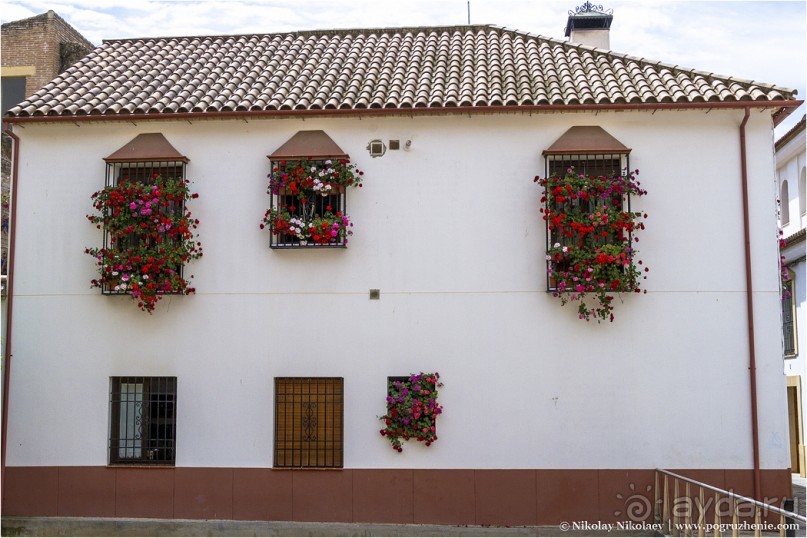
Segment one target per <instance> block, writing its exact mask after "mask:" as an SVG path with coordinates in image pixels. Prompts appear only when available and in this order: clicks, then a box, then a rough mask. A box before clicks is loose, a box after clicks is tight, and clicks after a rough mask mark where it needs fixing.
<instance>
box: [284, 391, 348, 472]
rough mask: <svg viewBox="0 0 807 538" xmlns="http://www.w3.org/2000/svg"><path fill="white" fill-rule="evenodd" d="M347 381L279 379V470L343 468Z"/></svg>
mask: <svg viewBox="0 0 807 538" xmlns="http://www.w3.org/2000/svg"><path fill="white" fill-rule="evenodd" d="M343 386H344V380H343V378H341V377H278V378H275V451H274V452H275V453H274V466H275V467H291V468H305V467H315V468H316V467H322V468H341V467H342V466H343V465H344V463H343V457H344V456H343V453H344V451H343V446H344V440H343V433H344V419H343V413H344V395H343Z"/></svg>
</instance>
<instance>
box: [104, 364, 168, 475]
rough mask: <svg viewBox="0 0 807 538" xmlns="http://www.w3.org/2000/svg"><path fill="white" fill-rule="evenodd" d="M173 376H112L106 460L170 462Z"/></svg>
mask: <svg viewBox="0 0 807 538" xmlns="http://www.w3.org/2000/svg"><path fill="white" fill-rule="evenodd" d="M176 399H177V378H176V377H113V378H112V379H111V383H110V395H109V403H110V415H111V416H110V418H111V421H110V423H111V424H110V432H109V463H110V464H114V463H125V464H138V465H174V462H175V461H176V450H175V447H176Z"/></svg>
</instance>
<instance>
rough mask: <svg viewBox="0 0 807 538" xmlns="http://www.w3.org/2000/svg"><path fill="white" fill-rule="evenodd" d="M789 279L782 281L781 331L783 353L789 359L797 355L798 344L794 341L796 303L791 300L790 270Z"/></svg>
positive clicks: (791, 283)
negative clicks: (783, 346)
mask: <svg viewBox="0 0 807 538" xmlns="http://www.w3.org/2000/svg"><path fill="white" fill-rule="evenodd" d="M788 276H789V277H790V279H789V280H787V281H786V282H783V283H782V287H783V288H784V291H785V293H784V296H783V297H782V333H783V337H784V345H785V348H784V352H785V353H784V354H785V358H788V359H791V358H793V357H795V356H797V355H798V346H797V342H796V304H795V302H794V301H793V292H794V290H795V286H793V278H794V277H795V275H794V273H793V272H792V271H788Z"/></svg>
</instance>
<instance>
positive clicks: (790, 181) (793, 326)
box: [775, 117, 807, 476]
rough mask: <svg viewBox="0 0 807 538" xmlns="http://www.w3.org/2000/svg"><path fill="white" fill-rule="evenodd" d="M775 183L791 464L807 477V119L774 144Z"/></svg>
mask: <svg viewBox="0 0 807 538" xmlns="http://www.w3.org/2000/svg"><path fill="white" fill-rule="evenodd" d="M775 147H776V180H777V185H778V188H779V193H778V196H779V226H780V227H781V229H782V237H783V239H784V248H783V249H782V256H784V263H785V266H786V268H787V273H788V276H789V280H787V281H786V282H785V283H784V286H785V288H786V290H785V294H784V295H785V296H784V298H783V300H782V335H783V338H784V355H785V375H787V405H788V419H789V421H790V459H791V463H790V465H791V468H792V469H793V472H794V473H799V474H801V476H805V475H807V469H805V462H804V413H805V412H807V405H805V401H804V397H803V392H802V391H803V390H804V387H805V384H804V380H805V372H807V362H805V360H804V354H803V353H801V350H800V349H799V344H800V343H801V344H802V345H803V344H804V342H803V341H802V342H800V341H799V340H800V339H803V338H804V336H805V334H807V332H805V325H804V323H805V321H804V320H805V318H807V311H805V304H804V303H805V295H806V294H807V292H805V287H804V284H805V276H807V275H805V270H804V265H805V261H804V258H805V242H804V235H805V231H804V230H805V221H807V215H805V212H806V211H805V201H806V199H807V192H805V186H804V180H805V169H806V168H805V166H807V165H805V152H807V150H806V149H805V147H807V139H805V118H804V117H802V118H801V121H800V122H799V123H797V124H796V125H795V126H794V127H793V128H792V129H791V130H790V131H788V132H787V133H785V135H784V136H782V137H781V138H780V139H779V140H777V141H776V146H775Z"/></svg>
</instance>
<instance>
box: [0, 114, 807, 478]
mask: <svg viewBox="0 0 807 538" xmlns="http://www.w3.org/2000/svg"><path fill="white" fill-rule="evenodd" d="M742 117H743V112H742V111H731V110H712V111H709V113H706V112H705V111H703V112H702V111H697V110H695V111H656V112H655V113H651V112H635V111H634V112H605V113H599V114H594V113H562V114H561V113H557V114H532V115H530V114H521V113H518V114H498V115H493V114H491V115H472V116H468V115H465V116H460V115H450V116H432V117H428V116H415V117H406V116H398V117H363V118H357V117H344V118H314V119H312V118H308V119H305V120H302V119H291V118H290V119H250V120H249V121H242V120H232V121H195V120H194V121H190V122H188V121H172V122H142V123H138V124H136V125H135V124H133V123H125V122H114V123H112V122H99V123H92V122H84V123H81V125H80V126H79V125H74V124H72V123H60V124H34V123H29V124H26V125H25V126H24V128H20V127H15V128H14V132H15V133H16V134H17V135H18V136H19V138H20V147H19V149H20V161H19V179H18V194H17V196H18V198H17V200H18V216H17V226H18V229H17V231H16V234H17V235H16V238H17V250H16V267H15V273H14V274H15V298H14V301H15V302H14V328H13V341H12V342H13V344H12V345H13V365H12V370H11V389H10V418H9V424H8V456H7V458H8V459H7V465H9V466H53V465H61V466H99V465H100V466H103V465H105V464H106V462H107V444H108V436H109V431H108V429H109V420H108V417H109V394H108V392H109V383H110V381H109V380H110V377H112V376H130V375H132V376H133V375H143V376H176V377H177V380H178V396H177V456H176V465H177V467H182V466H195V467H271V465H272V435H273V423H272V421H273V393H272V391H273V379H274V378H275V377H278V376H338V377H343V378H344V389H345V414H344V417H345V418H344V427H345V430H344V436H345V444H344V449H345V467H346V468H415V469H423V468H443V469H462V468H474V469H479V468H497V469H511V468H512V469H519V468H547V469H564V468H576V469H589V468H591V469H619V468H655V467H661V468H670V469H685V468H689V469H698V468H721V469H724V468H736V469H748V468H751V466H752V442H751V438H752V436H751V410H750V397H749V374H748V355H749V354H748V340H747V336H746V335H747V318H746V306H745V305H746V294H745V274H744V267H745V265H744V250H743V249H744V243H743V235H742V226H743V225H742V217H743V209H742V192H741V172H740V142H739V126H740V123H741V121H742ZM574 125H599V126H601V127H602V128H604V129H605V130H606V131H607V132H608V133H610V134H611V135H613V136H614V137H616V138H617V139H618V140H619V141H621V142H622V143H623V144H625V145H626V146H628V147H630V148H631V149H632V152H631V154H630V164H631V168H633V169H637V168H638V169H639V170H640V175H639V180H640V181H641V182H642V187H643V188H646V189H647V190H648V192H649V194H648V195H647V196H645V197H642V198H641V199H639V200H636V201H635V202H634V207H637V208H638V209H640V210H643V211H646V212H647V213H648V219H647V229H646V231H644V232H643V233H641V235H640V238H641V241H640V243H639V244H638V248H639V250H640V255H639V257H640V258H641V259H642V260H643V261H644V263H645V264H646V265H647V266H648V267H649V268H650V272H649V273H648V279H647V280H646V281H645V284H644V287H646V289H647V294H644V295H641V296H637V295H632V296H625V297H623V301H622V302H621V303H619V302H617V305H616V311H615V315H616V321H615V322H614V323H603V324H599V325H598V324H596V323H586V322H584V321H581V320H579V319H578V318H577V315H576V308H575V307H574V306H573V305H569V306H566V307H561V306H560V303H559V301H557V300H556V299H554V298H553V297H552V296H551V294H548V293H547V292H546V291H545V286H546V282H545V262H544V251H545V230H544V223H543V221H542V220H541V216H540V213H539V211H538V209H539V198H540V192H539V188H538V186H537V185H536V184H535V183H533V177H534V176H535V175H538V174H540V175H543V169H544V168H543V167H544V163H543V158H542V156H541V151H542V150H543V149H545V148H547V147H548V146H549V145H550V144H552V142H554V141H555V140H556V139H557V138H558V137H560V136H561V135H562V134H563V133H564V132H565V131H566V130H567V129H568V128H569V127H572V126H574ZM310 129H322V130H324V131H325V132H326V133H327V134H328V135H329V136H330V137H331V138H332V139H333V140H334V141H335V142H336V143H337V144H339V145H340V147H342V149H344V150H345V151H346V152H348V153H349V154H350V155H351V158H352V160H353V162H355V163H356V164H357V166H358V167H359V168H360V169H362V170H363V171H364V172H365V182H364V187H363V188H362V189H357V190H354V191H352V192H350V193H349V197H348V206H347V209H348V213H349V214H350V215H351V217H352V219H353V221H354V222H355V227H354V233H355V235H354V236H352V237H351V238H350V242H349V245H348V248H347V249H328V250H305V251H299V250H282V251H278V250H275V251H273V250H270V249H269V247H268V242H269V234H268V231H266V230H260V229H259V227H258V224H259V223H260V220H261V217H262V216H263V214H264V211H265V210H266V208H267V207H268V204H269V196H268V195H266V185H267V181H268V180H267V177H266V176H267V174H268V172H269V161H268V159H267V158H266V155H268V154H270V153H271V152H272V151H274V150H275V149H276V148H277V147H279V146H280V145H281V144H283V143H284V142H285V141H286V140H288V139H289V138H290V137H291V136H293V135H294V134H295V133H296V132H297V131H300V130H310ZM149 132H161V133H162V134H164V135H165V137H166V138H167V139H168V140H169V141H170V142H171V144H173V145H174V147H176V148H177V149H178V150H179V151H180V152H182V153H183V154H184V155H186V156H187V157H188V158H189V159H190V163H189V165H188V168H187V175H188V177H189V178H191V179H192V180H193V186H192V188H193V190H194V191H195V192H198V193H199V195H200V197H199V198H198V199H197V200H193V201H192V203H191V205H190V206H189V207H190V209H191V210H192V211H193V213H194V215H195V216H196V217H197V218H199V219H200V221H201V224H200V227H199V234H200V240H201V241H202V243H203V245H204V257H203V258H202V259H200V260H198V261H195V262H193V263H191V264H189V265H188V266H187V268H186V270H187V273H188V274H193V275H194V279H193V285H194V286H195V287H196V289H197V293H196V294H195V295H192V296H188V297H179V296H176V297H167V298H165V299H164V300H163V301H162V302H161V303H160V304H159V305H158V307H157V310H156V312H155V313H154V314H153V315H148V314H145V313H143V312H141V311H139V310H138V309H137V308H136V306H135V305H134V304H132V302H131V301H130V300H129V299H127V298H125V297H108V296H102V295H101V294H100V293H99V292H98V290H97V289H91V288H90V284H89V283H90V280H91V279H92V278H94V276H95V266H94V261H93V259H92V258H91V257H90V256H88V255H86V254H84V249H85V247H91V246H97V245H100V243H101V232H100V231H98V230H97V229H95V227H94V226H93V225H92V224H90V223H89V222H88V221H87V219H86V218H85V215H86V214H88V213H90V212H91V210H92V206H91V203H90V195H91V194H92V193H93V192H95V191H96V190H98V189H100V188H101V187H102V186H103V182H104V161H103V157H105V156H107V155H109V154H110V153H112V152H113V151H115V150H116V149H118V148H119V147H121V146H122V145H123V144H125V143H126V142H128V141H130V140H131V139H132V138H134V137H135V136H136V135H137V134H140V133H149ZM372 139H381V140H384V141H387V140H389V139H399V140H401V141H402V146H403V141H406V140H411V141H412V143H411V148H410V149H409V150H408V151H407V150H404V149H401V150H399V151H387V153H386V154H385V155H384V156H383V157H380V158H371V157H370V156H369V155H368V153H367V151H366V149H365V146H366V145H367V143H368V142H369V141H370V140H372ZM747 144H748V177H749V188H750V193H749V194H750V196H749V199H750V202H751V207H750V214H749V218H750V222H751V223H752V230H751V248H752V271H753V287H754V295H753V299H754V309H755V318H754V324H755V335H756V347H757V349H756V360H757V387H758V401H759V415H760V417H761V420H760V436H759V439H760V457H761V465H762V467H763V468H765V469H783V468H787V467H788V466H789V460H788V452H787V439H788V430H787V421H786V416H785V414H784V413H783V412H782V409H785V390H784V387H785V378H784V376H783V375H782V367H781V361H782V339H781V327H780V326H779V323H778V320H779V312H780V309H781V307H780V296H779V275H778V265H777V256H778V254H777V246H776V241H775V237H776V227H777V222H776V208H775V204H774V199H775V193H776V189H777V185H776V182H775V181H774V180H773V179H772V177H773V174H772V172H773V170H774V169H775V168H774V160H773V159H774V156H773V152H772V140H771V118H770V112H769V111H762V112H761V111H756V110H753V111H752V112H751V118H750V120H749V122H748V124H747ZM802 159H803V157H802ZM802 169H803V161H802ZM794 186H795V185H794ZM794 190H795V189H794ZM795 213H796V211H794V212H793V213H791V214H795ZM802 218H803V217H802ZM801 282H802V286H803V282H804V280H803V279H801ZM371 288H378V289H380V290H381V297H380V300H369V298H368V290H369V289H371ZM802 291H803V287H802ZM802 296H803V295H802ZM802 305H803V302H802ZM803 319H804V317H803V316H801V318H800V323H803ZM418 371H438V372H440V374H441V376H442V380H443V381H444V383H445V387H444V388H443V389H442V390H441V393H440V398H441V401H442V403H443V405H444V408H445V411H444V413H443V415H442V416H441V417H440V419H439V422H438V435H439V441H438V442H437V443H435V444H434V445H433V446H431V447H429V448H426V447H423V446H416V445H419V443H408V444H407V445H406V448H405V450H404V453H403V454H398V453H395V452H393V451H392V450H390V447H389V444H388V442H387V441H386V440H385V439H384V438H383V437H382V436H380V435H379V433H378V430H379V429H380V428H381V422H380V421H379V420H378V418H377V417H378V416H380V415H382V414H383V413H384V410H385V407H384V397H385V391H386V385H385V383H386V378H387V376H391V375H406V374H408V373H410V372H418Z"/></svg>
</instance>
